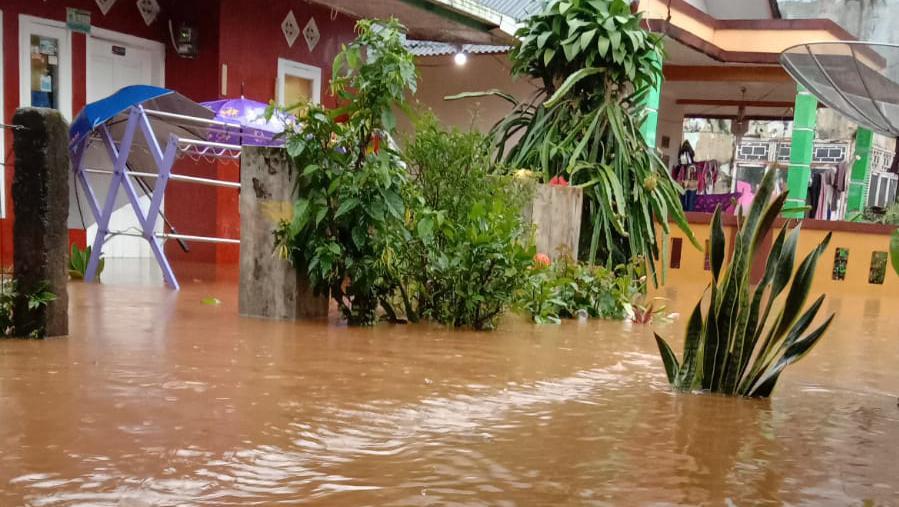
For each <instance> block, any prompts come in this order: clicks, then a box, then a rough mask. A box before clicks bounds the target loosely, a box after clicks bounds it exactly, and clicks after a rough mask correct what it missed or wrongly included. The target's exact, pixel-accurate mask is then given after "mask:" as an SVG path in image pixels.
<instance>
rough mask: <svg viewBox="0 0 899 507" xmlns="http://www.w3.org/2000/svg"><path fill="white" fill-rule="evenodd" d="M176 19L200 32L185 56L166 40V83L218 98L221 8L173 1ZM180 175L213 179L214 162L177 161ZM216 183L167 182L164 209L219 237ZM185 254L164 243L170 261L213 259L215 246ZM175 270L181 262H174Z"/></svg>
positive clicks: (208, 2)
mask: <svg viewBox="0 0 899 507" xmlns="http://www.w3.org/2000/svg"><path fill="white" fill-rule="evenodd" d="M172 3H173V5H176V6H177V9H175V10H173V11H172V12H173V14H172V16H173V21H174V23H175V24H178V23H180V22H188V23H191V24H193V25H194V26H195V27H196V28H197V31H198V34H199V35H198V41H197V44H198V46H199V53H198V56H197V58H195V59H189V58H181V57H179V56H178V55H177V54H176V53H175V52H174V50H173V49H172V47H171V44H168V45H167V46H166V47H167V50H166V55H165V79H166V87H167V88H171V89H173V90H176V91H178V92H180V93H181V94H182V95H185V96H187V97H188V98H190V99H193V100H195V101H197V102H205V101H207V100H214V99H217V98H218V97H219V95H218V93H219V80H220V79H219V54H220V53H219V37H218V24H219V9H218V1H216V0H191V1H190V2H186V1H184V0H180V1H177V0H173V2H172ZM173 170H174V172H175V173H176V174H184V175H188V176H199V177H204V178H215V177H216V176H217V169H216V164H214V163H210V162H206V161H200V162H196V161H193V160H190V159H187V158H182V159H181V160H179V161H178V162H177V163H176V164H175V167H174V168H173ZM217 196H218V194H217V192H216V188H215V187H210V186H208V185H197V184H193V183H183V182H177V181H171V182H169V186H168V188H167V189H166V192H165V214H166V216H167V217H168V219H169V221H170V222H171V223H172V225H174V226H175V228H176V229H177V231H178V232H180V233H182V234H191V235H196V236H218V234H217V232H216V222H217V220H218V217H217V202H216V201H217V198H218V197H217ZM188 246H189V247H190V252H189V253H185V252H183V251H182V250H181V247H180V246H179V245H178V243H177V242H175V241H169V242H167V243H166V245H165V251H166V255H167V256H168V258H169V260H170V261H171V262H172V263H174V264H177V263H179V262H181V261H188V262H209V263H212V262H215V260H216V251H217V247H216V245H215V244H213V243H196V242H194V243H190V244H189V245H188ZM175 269H176V271H177V266H176V268H175Z"/></svg>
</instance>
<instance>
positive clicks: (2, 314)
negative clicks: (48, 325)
mask: <svg viewBox="0 0 899 507" xmlns="http://www.w3.org/2000/svg"><path fill="white" fill-rule="evenodd" d="M19 300H20V294H19V290H18V284H17V283H16V280H14V279H11V278H6V277H3V278H2V280H0V336H5V337H8V336H15V335H16V333H17V330H16V327H15V313H16V306H17V305H18V304H19ZM53 301H56V294H54V293H53V292H52V291H51V290H50V284H49V282H46V281H44V282H40V283H39V284H38V285H37V286H36V287H35V288H34V290H32V291H30V292H29V293H28V294H26V295H25V301H24V306H25V308H24V309H26V310H27V311H28V312H34V311H36V310H39V309H40V308H42V307H44V306H46V305H47V304H49V303H51V302H53ZM20 309H22V308H20ZM44 334H45V330H44V329H43V328H41V327H36V328H34V329H32V330H31V331H30V332H29V333H28V337H29V338H40V337H41V336H44Z"/></svg>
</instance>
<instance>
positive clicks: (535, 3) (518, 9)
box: [479, 0, 544, 21]
mask: <svg viewBox="0 0 899 507" xmlns="http://www.w3.org/2000/svg"><path fill="white" fill-rule="evenodd" d="M543 1H544V0H480V1H479V3H480V4H482V5H484V6H485V7H488V8H490V9H493V10H495V11H497V12H499V13H501V14H505V15H506V16H510V17H513V18H515V19H517V20H518V21H521V20H523V19H525V18H527V17H528V16H530V15H532V14H534V13H536V12H537V11H538V10H540V7H541V6H542V4H543Z"/></svg>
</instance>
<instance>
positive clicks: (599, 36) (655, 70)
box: [511, 0, 662, 94]
mask: <svg viewBox="0 0 899 507" xmlns="http://www.w3.org/2000/svg"><path fill="white" fill-rule="evenodd" d="M641 22H642V18H641V15H640V14H633V13H631V6H630V2H628V1H626V0H553V1H550V2H548V3H547V4H546V6H545V8H544V9H543V11H542V12H539V13H537V14H535V15H534V16H532V17H531V18H530V19H528V21H527V22H526V24H525V26H523V27H522V28H521V29H519V30H518V32H517V33H516V36H517V37H518V38H519V39H520V41H521V43H520V44H519V46H518V47H516V48H515V49H514V50H513V51H512V54H511V56H512V61H513V67H512V71H513V72H514V73H515V74H518V75H528V76H532V77H535V78H537V79H541V80H542V81H543V84H544V88H545V89H546V90H547V91H548V92H549V93H552V92H554V91H555V90H556V89H558V88H559V86H560V83H562V82H563V81H565V80H566V78H568V77H569V76H571V75H572V74H573V72H572V70H576V71H579V72H588V73H590V74H592V76H591V77H590V79H585V80H583V81H581V82H579V83H578V84H577V86H576V87H575V89H574V90H572V91H574V92H575V93H576V94H591V93H593V92H595V91H596V90H602V89H603V88H604V87H605V86H606V84H607V83H609V82H612V83H631V84H633V86H634V88H636V89H640V88H644V87H646V86H652V85H653V84H655V83H657V82H658V79H659V74H660V72H661V68H662V63H661V62H662V47H661V43H660V40H661V37H660V36H659V35H657V34H654V33H650V32H647V31H646V30H644V29H643V27H642V26H641ZM586 69H592V70H589V71H588V70H586Z"/></svg>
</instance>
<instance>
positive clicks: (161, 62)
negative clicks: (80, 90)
mask: <svg viewBox="0 0 899 507" xmlns="http://www.w3.org/2000/svg"><path fill="white" fill-rule="evenodd" d="M101 40H102V41H105V42H111V43H113V44H120V45H123V46H131V47H135V48H140V49H144V50H147V51H149V52H150V53H151V54H152V55H153V58H154V60H153V67H152V68H153V76H152V78H151V79H152V80H153V82H152V83H143V84H148V85H152V86H159V87H164V86H165V44H163V43H161V42H157V41H155V40H150V39H144V38H142V37H135V36H134V35H128V34H126V33H121V32H115V31H112V30H106V29H104V28H97V27H92V28H91V33H90V35H89V36H88V37H87V45H86V46H85V66H86V69H85V74H84V77H85V79H86V80H87V86H86V87H85V92H86V95H87V97H88V101H90V97H92V96H93V93H92V92H93V87H94V83H95V81H94V80H93V79H91V66H90V55H91V50H92V49H94V47H93V46H94V45H95V44H97V41H101ZM157 74H158V75H157Z"/></svg>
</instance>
